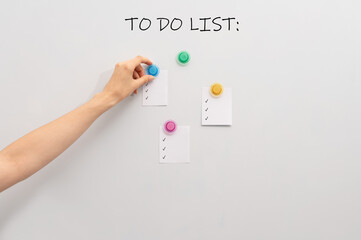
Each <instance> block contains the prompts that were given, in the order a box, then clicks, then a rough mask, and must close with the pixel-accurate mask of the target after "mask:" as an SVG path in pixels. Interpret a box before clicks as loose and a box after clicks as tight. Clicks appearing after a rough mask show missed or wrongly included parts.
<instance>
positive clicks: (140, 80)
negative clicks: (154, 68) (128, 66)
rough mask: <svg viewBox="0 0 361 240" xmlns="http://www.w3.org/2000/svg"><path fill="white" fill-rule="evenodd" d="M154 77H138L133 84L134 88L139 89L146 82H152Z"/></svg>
mask: <svg viewBox="0 0 361 240" xmlns="http://www.w3.org/2000/svg"><path fill="white" fill-rule="evenodd" d="M153 80H154V77H153V76H152V75H144V76H143V77H140V78H138V79H136V80H135V81H134V82H135V88H136V89H137V88H140V87H141V86H143V85H144V84H146V83H147V82H150V81H153Z"/></svg>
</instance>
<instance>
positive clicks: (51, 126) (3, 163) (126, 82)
mask: <svg viewBox="0 0 361 240" xmlns="http://www.w3.org/2000/svg"><path fill="white" fill-rule="evenodd" d="M141 64H147V65H151V64H152V62H151V61H150V60H149V59H147V58H145V57H142V56H138V57H136V58H134V59H131V60H128V61H125V62H119V63H117V64H116V65H115V68H114V72H113V75H112V77H111V78H110V80H109V81H108V83H107V84H106V86H105V87H104V89H103V91H102V92H100V93H98V94H96V95H95V96H94V97H93V98H92V99H91V100H89V101H88V102H86V103H85V104H83V105H82V106H80V107H78V108H76V109H74V110H73V111H71V112H69V113H67V114H65V115H64V116H61V117H60V118H58V119H56V120H54V121H52V122H50V123H48V124H45V125H44V126H42V127H40V128H38V129H36V130H34V131H32V132H30V133H28V134H26V135H25V136H23V137H21V138H20V139H18V140H16V141H15V142H13V143H11V144H10V145H9V146H7V147H6V148H4V149H3V150H1V151H0V192H2V191H4V190H5V189H7V188H9V187H11V186H13V185H14V184H16V183H18V182H20V181H22V180H24V179H26V178H28V177H29V176H31V175H33V174H34V173H36V172H37V171H39V170H40V169H41V168H43V167H44V166H46V165H47V164H48V163H49V162H51V161H52V160H54V159H55V158H56V157H57V156H59V155H60V154H61V153H62V152H64V151H65V150H66V149H67V148H68V147H70V146H71V145H72V144H73V143H74V142H75V141H76V140H77V139H78V138H79V137H80V136H81V135H82V134H83V133H84V132H85V131H86V130H87V129H88V128H89V127H90V125H92V123H93V122H94V121H95V120H96V119H97V118H98V117H99V116H100V115H102V114H103V113H104V112H106V111H107V110H109V109H110V108H112V107H113V106H114V105H116V104H117V103H119V102H120V101H121V100H123V99H124V98H126V97H127V96H129V95H130V94H131V93H135V94H137V92H138V91H137V89H138V88H139V87H141V86H142V85H143V84H145V83H147V82H149V81H152V80H153V79H154V77H153V76H150V75H145V73H144V70H143V68H142V66H141Z"/></svg>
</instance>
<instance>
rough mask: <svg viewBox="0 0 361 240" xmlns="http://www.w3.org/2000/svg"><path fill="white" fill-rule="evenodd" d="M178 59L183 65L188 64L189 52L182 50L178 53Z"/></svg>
mask: <svg viewBox="0 0 361 240" xmlns="http://www.w3.org/2000/svg"><path fill="white" fill-rule="evenodd" d="M177 60H178V62H179V63H180V64H182V65H184V64H187V63H188V62H189V60H190V56H189V53H188V52H186V51H182V52H180V53H178V57H177Z"/></svg>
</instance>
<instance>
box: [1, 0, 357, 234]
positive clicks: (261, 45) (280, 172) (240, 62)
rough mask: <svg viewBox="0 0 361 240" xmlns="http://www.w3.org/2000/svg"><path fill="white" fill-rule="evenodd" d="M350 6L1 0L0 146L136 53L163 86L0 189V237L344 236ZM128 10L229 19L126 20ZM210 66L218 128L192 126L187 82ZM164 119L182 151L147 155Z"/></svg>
mask: <svg viewBox="0 0 361 240" xmlns="http://www.w3.org/2000/svg"><path fill="white" fill-rule="evenodd" d="M360 10H361V2H360V1H352V0H344V1H325V0H312V1H311V0H305V1H287V0H272V1H266V0H263V1H262V0H259V1H228V0H225V1H217V2H216V1H177V2H170V1H157V0H154V1H143V0H140V1H127V2H126V1H89V0H88V1H70V0H63V1H25V0H22V1H10V0H5V1H2V2H1V8H0V29H1V30H0V31H1V36H0V39H1V40H0V43H1V44H0V87H1V95H0V106H1V116H2V117H1V120H0V121H1V138H0V147H1V148H3V147H5V146H6V145H8V144H9V143H10V142H12V141H14V140H15V139H17V138H19V137H21V136H22V135H24V134H25V133H27V132H28V131H30V130H32V129H35V128H37V127H39V126H41V125H42V124H45V123H46V122H48V121H51V120H53V119H55V118H57V117H59V116H60V115H62V114H64V113H66V112H68V111H70V110H72V109H73V108H75V107H77V106H79V105H80V104H82V103H84V102H85V101H87V100H88V99H90V98H91V96H93V94H94V93H96V92H98V91H100V90H101V89H102V87H103V86H104V84H105V82H106V81H107V80H108V78H109V76H110V74H111V72H112V68H113V66H114V64H115V63H116V62H118V61H122V60H126V59H129V58H132V57H134V56H136V55H138V54H141V55H144V56H147V57H149V58H150V59H151V60H153V61H154V63H156V64H157V65H158V66H159V67H160V68H161V69H166V70H168V71H169V83H168V85H169V89H168V94H169V99H168V106H167V107H142V97H141V94H139V95H138V96H136V97H130V98H128V99H126V100H125V101H123V102H121V103H120V104H119V105H117V106H116V107H114V108H113V109H111V110H110V111H109V112H107V113H106V114H104V115H103V116H102V117H100V118H99V119H98V120H97V121H96V122H95V123H94V125H93V126H92V127H91V128H90V129H89V130H88V131H87V132H86V133H85V134H84V135H83V136H82V137H81V138H80V139H79V140H78V141H77V142H76V143H75V144H74V145H73V146H72V147H71V148H69V149H68V150H67V151H66V152H65V153H64V154H62V155H61V156H60V157H59V158H58V159H56V160H55V161H54V162H52V163H51V164H50V165H48V166H47V167H46V168H45V169H43V170H41V171H40V172H38V173H37V174H35V175H34V176H33V177H31V178H29V179H28V180H26V181H24V182H22V183H20V184H18V185H16V186H14V187H13V188H11V189H8V190H7V191H5V192H3V193H1V195H0V239H4V240H22V239H27V240H38V239H88V240H97V239H127V240H130V239H158V240H166V239H182V240H185V239H187V240H190V239H209V240H211V239H247V240H250V239H277V240H280V239H328V240H331V239H348V240H353V239H355V240H356V239H360V238H361V229H360V225H361V217H360V215H361V205H360V202H361V192H360V184H361V174H360V170H361V161H360V160H361V148H360V142H361V137H360V136H361V127H360V122H361V111H360V104H361V94H360V92H361V81H360V80H361V71H360V66H361V57H360V56H361V55H360V53H361V48H360V42H361V28H360V25H359V23H360V22H361V15H360ZM132 16H138V17H149V18H152V19H155V18H157V17H162V16H167V17H180V18H185V19H186V18H189V17H195V18H199V17H208V16H213V17H214V16H225V17H227V16H235V17H236V18H237V19H238V20H239V22H240V23H239V31H220V32H191V31H189V30H188V29H181V30H179V31H177V32H172V31H162V32H160V31H159V30H158V29H149V30H148V31H144V32H141V31H133V32H132V31H130V30H129V25H128V24H127V23H126V22H125V21H124V19H125V18H127V17H132ZM180 50H186V51H188V52H189V53H190V54H191V61H190V62H189V64H188V65H187V66H184V67H180V66H179V65H177V63H176V61H175V57H176V53H177V52H178V51H180ZM216 81H217V82H222V84H223V85H224V86H225V87H230V88H232V90H233V124H232V126H231V127H202V126H201V88H202V87H204V86H208V85H209V84H211V83H212V82H216ZM168 119H174V120H176V121H177V123H179V124H180V125H188V126H190V129H191V134H190V136H191V140H190V141H191V147H190V158H191V163H190V164H159V161H158V130H159V126H160V125H161V124H162V123H163V122H164V121H165V120H168Z"/></svg>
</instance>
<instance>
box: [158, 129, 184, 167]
mask: <svg viewBox="0 0 361 240" xmlns="http://www.w3.org/2000/svg"><path fill="white" fill-rule="evenodd" d="M189 129H190V127H189V126H178V127H177V130H176V131H175V132H174V133H172V134H168V133H166V132H165V131H164V127H163V126H160V128H159V162H160V163H189V162H190V159H189V144H190V140H189Z"/></svg>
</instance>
